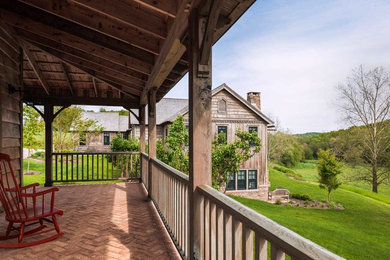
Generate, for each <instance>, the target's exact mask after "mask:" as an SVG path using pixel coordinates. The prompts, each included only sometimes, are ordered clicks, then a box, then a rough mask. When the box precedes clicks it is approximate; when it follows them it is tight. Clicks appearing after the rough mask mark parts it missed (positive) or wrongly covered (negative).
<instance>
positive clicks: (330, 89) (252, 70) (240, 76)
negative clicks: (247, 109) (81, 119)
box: [166, 0, 390, 133]
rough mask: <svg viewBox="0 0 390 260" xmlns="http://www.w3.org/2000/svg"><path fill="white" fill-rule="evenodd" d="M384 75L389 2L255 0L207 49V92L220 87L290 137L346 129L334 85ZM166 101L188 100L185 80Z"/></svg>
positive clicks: (389, 47)
mask: <svg viewBox="0 0 390 260" xmlns="http://www.w3.org/2000/svg"><path fill="white" fill-rule="evenodd" d="M359 65H363V66H364V67H365V68H366V69H370V68H373V67H376V66H383V67H384V68H385V69H386V70H387V71H390V1H389V0H386V1H385V0H382V1H376V0H366V1H363V0H349V1H347V0H345V1H342V0H340V1H336V0H327V1H318V0H305V1H302V0H258V1H256V2H255V4H254V5H252V7H251V8H250V9H249V10H248V11H247V12H246V13H245V14H244V15H243V16H242V17H241V18H240V19H239V20H238V22H237V23H236V24H234V25H233V27H232V28H231V29H230V30H229V31H228V32H227V33H226V34H225V35H224V36H223V37H222V38H221V39H220V40H219V41H218V42H217V43H216V44H215V45H214V47H213V88H216V87H218V86H219V85H220V84H222V83H226V84H227V85H228V86H230V87H231V88H232V89H233V90H234V91H236V92H237V93H238V94H240V95H241V96H243V97H245V98H246V93H247V92H250V91H257V92H261V107H262V111H263V112H264V113H265V114H267V115H269V116H270V117H271V118H273V119H275V120H277V121H278V122H280V127H281V128H283V129H284V130H286V131H289V132H291V133H304V132H324V131H331V130H336V129H339V128H345V127H346V126H347V125H345V124H343V121H342V120H341V118H342V117H341V116H340V115H339V113H338V111H337V86H338V85H339V84H342V83H343V82H346V79H347V77H348V76H350V75H351V73H352V69H354V68H356V67H357V66H359ZM166 97H182V98H188V78H187V76H185V77H184V78H183V79H182V80H181V81H180V82H179V83H178V84H177V85H176V86H175V87H174V88H173V89H172V90H171V91H170V92H169V93H168V94H167V96H166Z"/></svg>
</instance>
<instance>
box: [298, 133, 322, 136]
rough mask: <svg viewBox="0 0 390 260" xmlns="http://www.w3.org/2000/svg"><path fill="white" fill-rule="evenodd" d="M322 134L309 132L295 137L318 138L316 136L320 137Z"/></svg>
mask: <svg viewBox="0 0 390 260" xmlns="http://www.w3.org/2000/svg"><path fill="white" fill-rule="evenodd" d="M319 134H321V133H319V132H307V133H303V134H295V136H297V137H312V136H316V135H319Z"/></svg>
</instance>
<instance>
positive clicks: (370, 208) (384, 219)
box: [234, 169, 390, 259]
mask: <svg viewBox="0 0 390 260" xmlns="http://www.w3.org/2000/svg"><path fill="white" fill-rule="evenodd" d="M300 174H302V173H300ZM302 175H303V174H302ZM270 182H271V185H272V186H271V190H273V189H275V188H276V187H285V188H287V189H288V190H290V192H292V193H306V194H310V195H311V196H312V198H313V199H318V200H325V199H326V196H327V194H326V191H325V190H322V189H320V188H319V187H318V185H316V184H313V183H309V182H302V181H297V180H293V179H290V178H288V177H287V176H286V175H284V174H283V173H281V172H278V171H276V170H273V169H270ZM234 198H235V199H236V200H238V201H239V202H241V203H243V204H245V205H247V206H248V207H250V208H252V209H254V210H256V211H258V212H259V213H261V214H263V215H265V216H267V217H269V218H271V219H273V220H274V221H276V222H278V223H280V224H281V225H283V226H285V227H287V228H289V229H291V230H293V231H295V232H297V233H299V234H300V235H302V236H304V237H306V238H308V239H310V240H312V241H314V242H316V243H318V244H319V245H321V246H323V247H325V248H328V249H329V250H331V251H332V252H334V253H336V254H339V255H341V256H343V257H345V258H348V259H389V258H390V224H389V223H390V205H388V204H386V203H383V202H380V201H377V200H374V199H371V198H369V197H367V196H364V195H361V194H358V193H356V192H351V191H348V190H344V189H338V190H336V191H335V192H333V193H332V200H333V201H335V202H338V203H340V204H342V205H343V206H344V207H345V210H333V209H332V210H322V209H306V208H296V207H289V206H278V205H273V204H270V203H267V202H262V201H258V200H252V199H244V198H239V197H234Z"/></svg>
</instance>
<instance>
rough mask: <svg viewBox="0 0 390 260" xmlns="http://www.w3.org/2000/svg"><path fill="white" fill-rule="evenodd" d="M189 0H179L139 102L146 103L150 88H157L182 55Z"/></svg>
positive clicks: (184, 48)
mask: <svg viewBox="0 0 390 260" xmlns="http://www.w3.org/2000/svg"><path fill="white" fill-rule="evenodd" d="M190 3H191V1H181V4H180V6H179V9H178V13H177V16H176V19H175V20H174V22H173V24H172V26H171V29H170V30H169V32H168V36H167V39H166V40H165V42H164V44H163V46H162V48H161V53H160V55H159V56H158V57H157V60H156V62H155V65H154V67H153V70H152V73H151V74H150V76H149V78H148V81H147V82H146V85H145V89H144V91H143V93H142V97H141V103H142V104H146V102H147V95H148V93H149V90H150V89H152V88H157V89H158V88H159V87H160V86H161V84H162V83H163V81H164V80H165V78H166V77H167V76H168V74H169V73H170V72H171V70H172V69H173V67H174V66H175V65H176V63H177V62H178V61H179V60H180V58H181V56H183V54H184V52H185V50H186V47H185V46H184V45H183V44H182V43H181V39H182V36H183V34H184V32H185V30H186V29H187V26H188V13H189V4H190Z"/></svg>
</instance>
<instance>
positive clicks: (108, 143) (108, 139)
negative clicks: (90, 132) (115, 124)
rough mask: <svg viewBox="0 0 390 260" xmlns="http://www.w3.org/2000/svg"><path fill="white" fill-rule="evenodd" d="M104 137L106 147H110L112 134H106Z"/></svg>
mask: <svg viewBox="0 0 390 260" xmlns="http://www.w3.org/2000/svg"><path fill="white" fill-rule="evenodd" d="M103 137H104V138H103V139H104V140H103V141H104V145H110V133H108V132H104V134H103Z"/></svg>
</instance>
